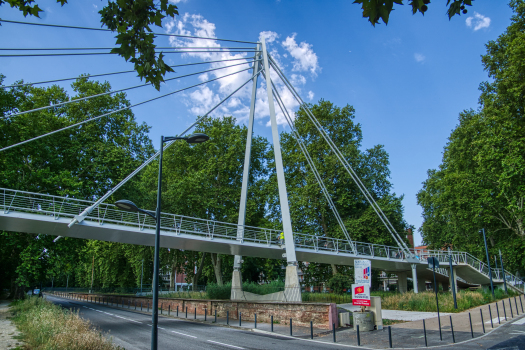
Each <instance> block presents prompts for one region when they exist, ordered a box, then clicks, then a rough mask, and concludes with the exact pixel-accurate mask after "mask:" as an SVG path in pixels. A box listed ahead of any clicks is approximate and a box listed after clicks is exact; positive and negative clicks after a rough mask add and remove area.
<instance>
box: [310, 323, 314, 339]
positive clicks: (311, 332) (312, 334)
mask: <svg viewBox="0 0 525 350" xmlns="http://www.w3.org/2000/svg"><path fill="white" fill-rule="evenodd" d="M310 339H314V322H313V321H310Z"/></svg>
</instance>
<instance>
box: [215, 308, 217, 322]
mask: <svg viewBox="0 0 525 350" xmlns="http://www.w3.org/2000/svg"><path fill="white" fill-rule="evenodd" d="M215 323H217V309H215Z"/></svg>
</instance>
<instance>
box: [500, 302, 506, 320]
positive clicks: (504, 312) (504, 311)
mask: <svg viewBox="0 0 525 350" xmlns="http://www.w3.org/2000/svg"><path fill="white" fill-rule="evenodd" d="M501 304H502V305H503V314H504V315H505V321H507V310H505V300H502V301H501Z"/></svg>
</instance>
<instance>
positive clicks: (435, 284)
mask: <svg viewBox="0 0 525 350" xmlns="http://www.w3.org/2000/svg"><path fill="white" fill-rule="evenodd" d="M432 273H433V274H434V291H435V292H436V307H437V312H438V324H439V339H440V340H443V334H442V333H441V318H440V317H439V301H438V286H437V282H436V266H435V265H434V264H433V265H432Z"/></svg>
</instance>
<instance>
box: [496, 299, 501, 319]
mask: <svg viewBox="0 0 525 350" xmlns="http://www.w3.org/2000/svg"><path fill="white" fill-rule="evenodd" d="M496 312H497V313H498V324H501V320H500V319H499V307H498V303H497V302H496Z"/></svg>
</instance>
